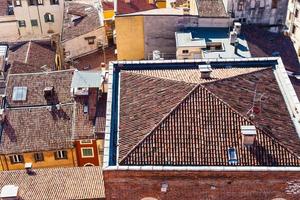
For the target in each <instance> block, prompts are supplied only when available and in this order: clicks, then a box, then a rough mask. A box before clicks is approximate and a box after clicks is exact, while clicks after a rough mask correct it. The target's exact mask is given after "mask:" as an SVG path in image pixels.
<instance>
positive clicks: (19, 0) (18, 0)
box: [14, 0, 22, 7]
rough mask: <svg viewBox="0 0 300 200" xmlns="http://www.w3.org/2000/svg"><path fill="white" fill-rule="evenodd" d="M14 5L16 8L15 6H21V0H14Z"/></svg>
mask: <svg viewBox="0 0 300 200" xmlns="http://www.w3.org/2000/svg"><path fill="white" fill-rule="evenodd" d="M14 4H15V6H16V7H17V6H22V4H21V0H15V1H14Z"/></svg>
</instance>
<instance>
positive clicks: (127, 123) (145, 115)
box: [119, 72, 194, 158]
mask: <svg viewBox="0 0 300 200" xmlns="http://www.w3.org/2000/svg"><path fill="white" fill-rule="evenodd" d="M121 83H122V86H121V94H120V95H121V99H120V102H121V103H120V116H121V118H120V135H119V138H120V139H119V142H120V151H119V155H120V156H119V157H120V158H123V157H124V156H125V155H126V154H127V153H128V152H129V151H130V150H131V149H132V148H133V147H134V146H135V145H136V144H137V143H138V142H139V141H140V140H141V139H143V137H144V136H145V135H146V134H147V133H149V132H150V131H151V130H152V129H153V128H154V127H155V126H156V125H157V124H158V123H159V122H160V121H161V119H162V118H163V117H164V116H165V115H167V114H168V113H169V112H170V110H171V109H172V108H173V107H175V106H176V105H177V104H178V103H179V102H180V101H181V100H182V99H183V98H184V96H185V95H187V94H188V92H189V91H191V90H192V88H193V87H194V84H188V83H184V82H174V81H170V80H164V79H157V78H152V77H147V76H144V75H138V74H133V73H128V72H121Z"/></svg>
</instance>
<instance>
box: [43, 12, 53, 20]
mask: <svg viewBox="0 0 300 200" xmlns="http://www.w3.org/2000/svg"><path fill="white" fill-rule="evenodd" d="M44 18H45V22H54V15H52V14H50V13H46V14H45V15H44Z"/></svg>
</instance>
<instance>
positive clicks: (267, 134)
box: [119, 84, 299, 163]
mask: <svg viewBox="0 0 300 200" xmlns="http://www.w3.org/2000/svg"><path fill="white" fill-rule="evenodd" d="M200 87H201V89H203V90H205V91H206V92H207V93H209V94H211V95H212V97H213V98H215V99H216V100H218V101H220V102H221V103H223V104H224V105H225V106H226V107H228V108H229V109H230V110H231V111H232V112H234V113H236V114H237V115H238V116H240V117H241V118H243V119H244V120H246V121H247V122H249V123H250V124H252V125H254V126H255V127H256V128H257V129H259V130H260V131H261V132H262V133H263V134H264V135H265V136H267V137H268V138H270V139H272V140H274V141H275V142H276V143H277V144H278V145H279V146H281V147H282V148H283V149H284V150H285V151H287V152H288V153H290V154H292V156H295V157H296V158H298V159H299V157H298V156H297V154H295V153H294V152H292V151H291V150H290V149H288V148H287V147H286V146H285V145H282V144H281V143H280V141H278V139H276V138H274V137H272V136H271V135H270V134H269V133H268V132H266V131H265V130H263V129H261V128H260V127H259V126H257V124H255V123H254V122H252V121H251V120H249V119H248V118H247V117H246V116H244V115H243V114H241V113H240V112H238V111H237V110H236V109H234V108H233V107H232V106H230V105H229V104H228V103H227V102H225V101H224V100H223V99H221V98H220V97H218V96H217V95H216V94H214V93H213V92H211V91H210V90H208V89H207V88H206V87H205V86H204V85H202V84H198V85H197V86H195V87H194V88H193V89H192V90H191V91H190V92H189V93H188V94H187V95H186V96H185V97H184V98H183V99H182V100H181V101H180V102H179V103H178V104H177V105H176V106H175V107H174V108H173V109H171V111H170V112H169V113H168V114H167V115H166V116H164V117H163V118H162V119H161V121H160V122H159V123H157V125H156V126H155V127H154V128H153V129H152V130H151V131H150V132H149V133H148V134H146V135H145V136H144V138H143V139H142V140H140V142H138V143H137V144H136V145H134V147H133V148H132V149H131V150H130V151H129V152H128V153H127V154H126V155H125V156H124V157H123V158H122V159H121V160H120V162H119V163H121V162H123V161H124V160H125V159H126V158H127V157H128V156H129V155H130V154H131V153H132V152H134V150H135V149H136V148H137V147H138V146H139V145H140V144H142V143H143V142H144V141H145V140H146V139H147V138H148V137H149V136H150V135H152V134H153V133H154V132H155V130H156V129H157V128H158V127H159V126H160V125H161V124H162V123H163V122H164V121H165V120H166V119H168V118H169V117H170V115H171V114H172V113H173V112H174V111H176V110H178V108H179V106H180V105H182V104H183V103H184V102H185V101H186V100H187V98H188V97H190V96H191V94H193V93H194V92H195V91H196V90H197V89H198V88H200Z"/></svg>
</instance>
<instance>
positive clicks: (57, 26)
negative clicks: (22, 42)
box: [12, 0, 64, 38]
mask: <svg viewBox="0 0 300 200" xmlns="http://www.w3.org/2000/svg"><path fill="white" fill-rule="evenodd" d="M12 2H13V11H14V15H15V17H16V20H17V21H18V29H19V33H20V36H21V37H26V38H33V37H35V38H36V37H44V36H49V35H51V34H53V33H60V32H61V27H62V22H63V8H64V0H13V1H12Z"/></svg>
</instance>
